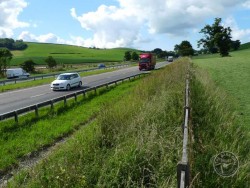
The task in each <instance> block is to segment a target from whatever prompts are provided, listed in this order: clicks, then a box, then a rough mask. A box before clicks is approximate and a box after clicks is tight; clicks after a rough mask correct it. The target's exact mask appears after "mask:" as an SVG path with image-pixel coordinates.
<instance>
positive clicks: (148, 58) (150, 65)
mask: <svg viewBox="0 0 250 188" xmlns="http://www.w3.org/2000/svg"><path fill="white" fill-rule="evenodd" d="M155 64H156V56H155V55H154V54H152V53H143V54H140V59H139V70H140V71H141V70H153V69H155Z"/></svg>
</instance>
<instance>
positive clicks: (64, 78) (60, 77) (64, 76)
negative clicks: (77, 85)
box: [57, 75, 70, 80]
mask: <svg viewBox="0 0 250 188" xmlns="http://www.w3.org/2000/svg"><path fill="white" fill-rule="evenodd" d="M57 80H70V75H59V76H58V77H57Z"/></svg>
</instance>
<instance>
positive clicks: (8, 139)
mask: <svg viewBox="0 0 250 188" xmlns="http://www.w3.org/2000/svg"><path fill="white" fill-rule="evenodd" d="M135 83H136V82H132V81H131V82H129V83H124V84H123V85H120V86H117V89H116V91H115V92H114V91H113V90H114V87H110V88H109V89H100V90H98V93H97V94H95V93H94V92H88V93H87V97H80V96H79V97H78V101H77V103H76V102H75V101H74V100H68V101H67V106H64V103H63V102H60V103H59V104H57V105H54V108H53V109H52V110H50V108H42V109H39V117H38V118H37V117H36V116H35V114H32V113H30V114H27V115H24V116H20V117H19V122H18V123H16V122H14V120H7V121H2V122H0V145H1V147H0V156H1V158H0V173H2V172H5V171H6V170H7V169H10V168H12V166H16V165H18V162H19V159H20V158H22V157H24V156H26V155H27V154H30V153H32V152H34V151H39V150H41V149H42V148H43V147H46V146H50V145H51V144H53V143H54V142H55V141H56V140H57V139H58V138H61V137H64V136H67V135H68V134H71V133H72V132H74V131H75V130H76V129H78V128H79V127H81V126H83V125H84V124H86V123H87V122H89V121H90V120H91V119H93V118H94V117H95V116H96V115H97V114H98V113H99V111H100V107H101V106H103V104H105V103H107V102H109V98H112V99H113V100H117V99H119V98H120V97H121V96H122V95H123V94H124V93H126V92H128V91H129V90H130V89H131V88H133V85H134V84H135ZM97 96H98V97H97Z"/></svg>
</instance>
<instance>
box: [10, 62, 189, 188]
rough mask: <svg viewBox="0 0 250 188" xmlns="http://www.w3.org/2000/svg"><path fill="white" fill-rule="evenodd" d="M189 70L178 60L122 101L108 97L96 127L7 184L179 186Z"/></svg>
mask: <svg viewBox="0 0 250 188" xmlns="http://www.w3.org/2000/svg"><path fill="white" fill-rule="evenodd" d="M186 66H187V63H186V61H182V60H180V61H176V62H175V63H173V64H171V65H169V66H168V67H167V68H165V69H164V70H158V71H154V73H153V74H152V75H150V76H148V77H146V78H144V79H143V80H142V81H141V82H140V83H138V85H137V86H136V87H134V88H131V89H130V90H127V91H128V92H126V94H124V95H120V97H121V98H120V100H113V99H112V97H111V96H110V97H109V99H110V102H109V103H105V105H103V107H102V108H101V110H100V112H101V113H100V114H99V115H98V116H97V120H96V121H94V122H93V123H92V125H90V126H87V127H82V128H81V129H80V130H79V131H78V132H76V133H75V134H74V136H72V138H71V139H70V140H69V141H68V142H67V143H66V144H65V145H63V146H62V147H61V148H60V149H58V150H57V151H56V152H54V153H53V154H52V155H50V156H49V157H47V158H46V159H45V160H44V161H42V162H41V163H40V164H39V165H37V166H36V167H33V168H32V169H29V170H24V171H22V172H21V173H19V174H18V175H16V176H15V177H14V179H13V181H11V182H10V183H9V184H8V185H9V186H10V187H176V181H177V180H176V164H177V162H178V160H179V158H180V156H181V154H180V151H181V150H182V149H181V147H182V137H181V134H182V133H181V126H180V125H181V122H182V118H183V104H184V101H183V99H184V96H183V91H184V84H185V72H186ZM68 118H69V117H68Z"/></svg>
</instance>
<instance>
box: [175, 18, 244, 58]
mask: <svg viewBox="0 0 250 188" xmlns="http://www.w3.org/2000/svg"><path fill="white" fill-rule="evenodd" d="M221 21H222V19H221V18H215V20H214V23H213V24H212V25H206V26H205V27H204V28H202V29H201V30H200V32H199V33H201V34H203V38H201V39H200V40H199V41H198V47H199V48H200V47H201V46H202V47H203V48H202V49H201V50H199V51H195V50H194V49H193V47H192V45H191V44H190V42H189V41H187V40H185V41H182V42H181V43H180V44H177V45H175V48H174V50H175V52H176V53H177V54H179V55H181V56H190V55H191V56H192V55H195V53H196V54H197V53H201V54H204V53H205V54H207V53H211V54H214V53H220V55H221V56H222V57H225V56H228V55H229V52H230V51H235V50H238V49H239V48H240V44H241V43H240V40H236V41H233V40H232V36H231V32H232V29H231V28H230V27H223V26H222V24H221Z"/></svg>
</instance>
